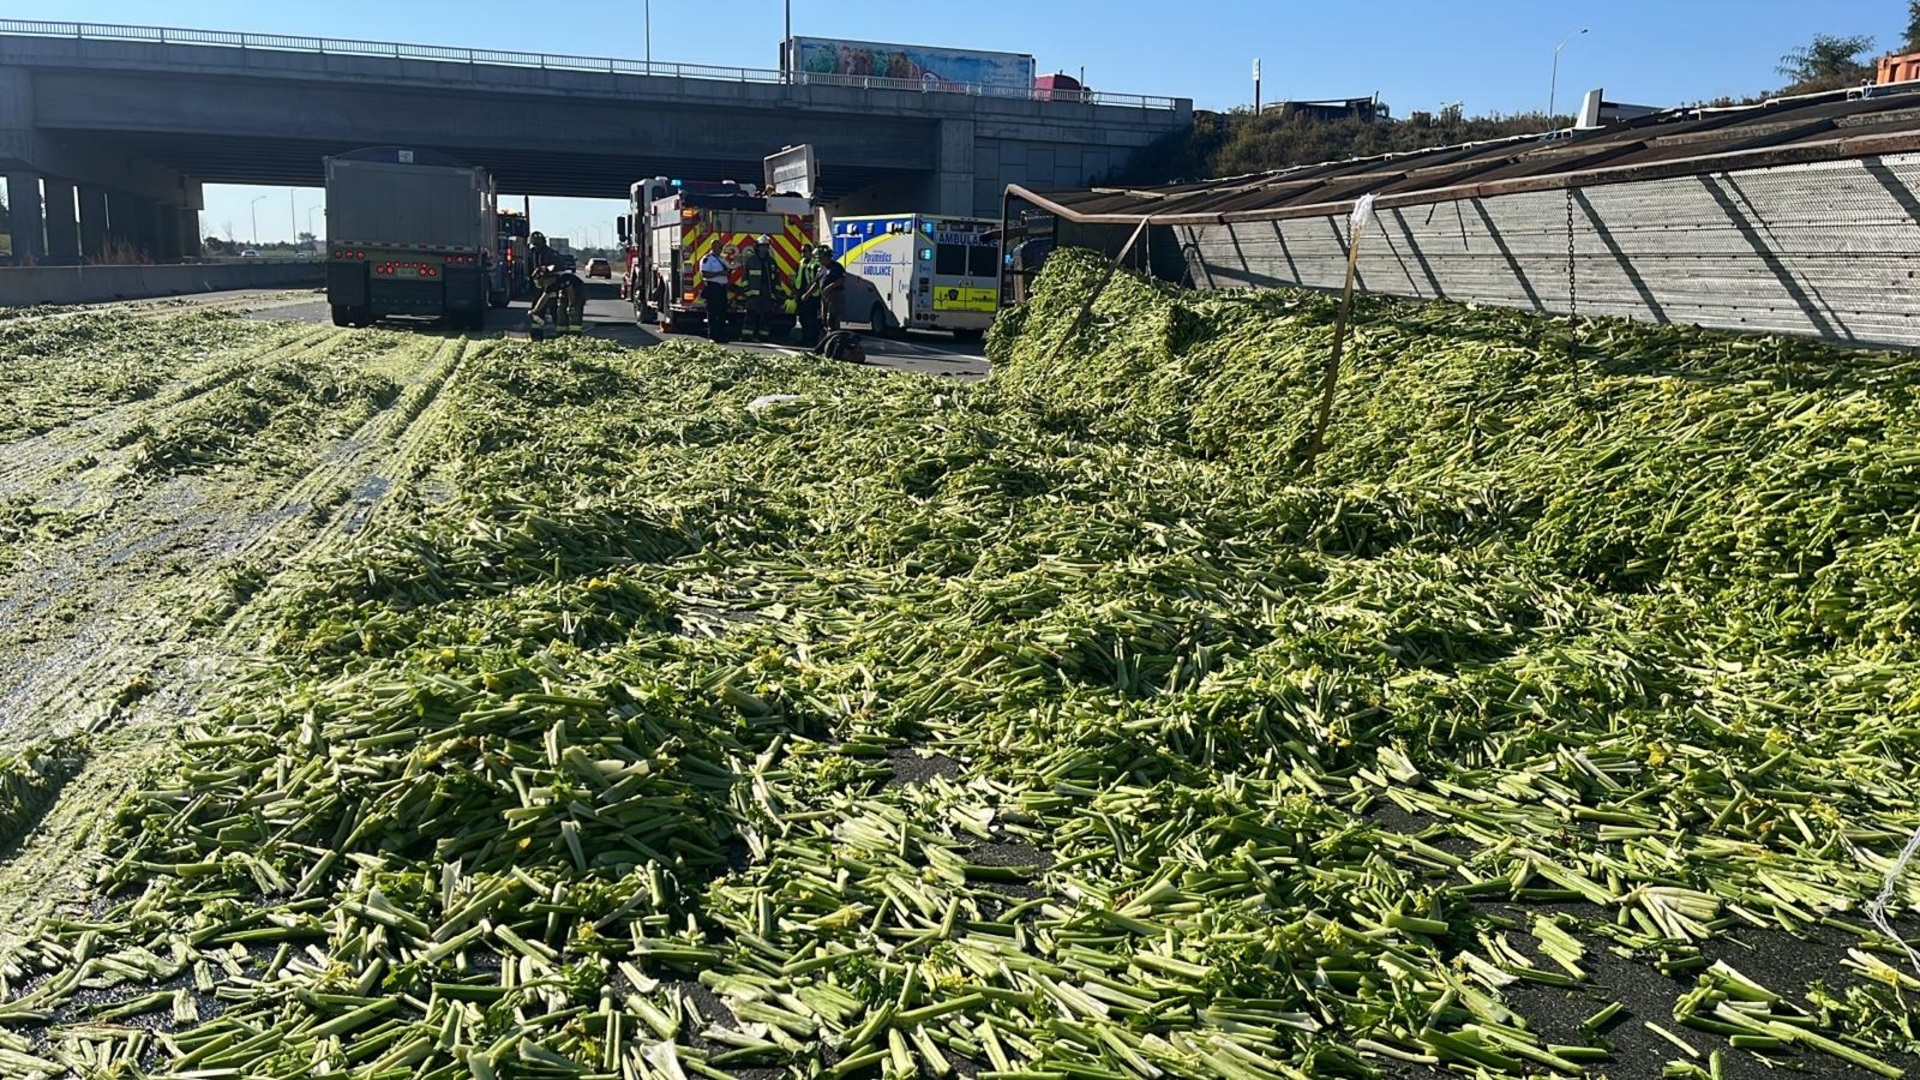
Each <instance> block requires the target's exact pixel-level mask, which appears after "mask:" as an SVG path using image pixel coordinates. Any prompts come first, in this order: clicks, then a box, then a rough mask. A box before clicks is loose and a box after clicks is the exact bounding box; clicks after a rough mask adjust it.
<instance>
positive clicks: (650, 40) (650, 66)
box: [645, 0, 653, 75]
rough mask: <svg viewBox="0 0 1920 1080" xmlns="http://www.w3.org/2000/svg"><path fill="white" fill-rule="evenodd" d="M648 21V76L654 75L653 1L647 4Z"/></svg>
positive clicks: (648, 0)
mask: <svg viewBox="0 0 1920 1080" xmlns="http://www.w3.org/2000/svg"><path fill="white" fill-rule="evenodd" d="M645 7H646V21H647V74H649V75H651V74H653V0H647V2H646V5H645Z"/></svg>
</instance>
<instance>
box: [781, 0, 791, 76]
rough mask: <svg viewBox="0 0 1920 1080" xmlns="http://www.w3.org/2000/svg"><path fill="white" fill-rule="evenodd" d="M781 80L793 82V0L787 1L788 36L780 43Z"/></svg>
mask: <svg viewBox="0 0 1920 1080" xmlns="http://www.w3.org/2000/svg"><path fill="white" fill-rule="evenodd" d="M780 78H781V81H783V82H792V81H793V0H787V36H786V37H784V38H782V39H781V41H780Z"/></svg>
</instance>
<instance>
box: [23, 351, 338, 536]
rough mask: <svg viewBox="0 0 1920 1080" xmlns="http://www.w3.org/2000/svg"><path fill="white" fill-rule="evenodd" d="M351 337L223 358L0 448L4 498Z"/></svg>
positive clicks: (33, 490)
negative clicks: (254, 376)
mask: <svg viewBox="0 0 1920 1080" xmlns="http://www.w3.org/2000/svg"><path fill="white" fill-rule="evenodd" d="M347 336H348V335H347V332H346V331H342V330H330V329H324V328H317V329H313V330H308V331H305V332H302V333H300V334H298V335H297V336H295V337H294V338H292V339H291V340H287V341H283V342H281V343H279V344H277V345H273V346H271V347H269V348H266V349H264V350H260V351H258V352H251V353H247V354H245V355H241V356H230V357H223V358H221V359H218V360H214V361H211V362H209V363H207V364H205V365H202V366H200V367H198V368H194V369H191V371H190V372H188V373H183V375H186V377H185V378H182V379H180V380H178V381H176V382H174V383H173V384H172V385H170V386H168V387H167V388H165V389H163V390H161V391H160V392H158V393H156V394H154V395H153V396H152V397H149V398H144V399H141V400H138V401H129V402H126V403H124V404H121V405H116V406H113V407H111V408H108V409H104V410H102V411H100V412H97V413H94V414H92V415H90V416H84V417H80V418H79V419H76V420H74V421H73V422H72V423H69V424H66V425H63V426H61V427H57V428H53V429H52V430H49V431H43V432H41V433H40V434H38V435H29V436H27V437H26V438H24V439H18V440H15V441H13V442H9V443H0V499H6V498H13V497H19V496H26V495H33V494H37V493H39V492H41V491H44V490H45V489H46V488H48V487H50V486H51V485H52V484H54V483H56V482H57V481H58V480H59V479H60V478H61V477H63V476H65V475H67V474H68V473H70V472H73V471H77V469H78V468H80V467H84V466H85V464H86V463H87V461H88V459H90V458H94V457H97V456H98V455H100V454H102V453H107V452H109V451H111V450H113V449H114V448H115V446H116V444H118V443H120V442H122V441H123V440H126V439H128V438H129V437H130V436H131V435H132V434H133V433H134V432H136V431H137V430H138V429H139V426H140V425H141V424H143V423H150V422H152V421H154V420H160V419H164V418H165V417H167V416H168V415H170V414H171V413H172V412H174V411H175V410H178V409H180V408H182V407H184V406H186V405H188V404H190V403H192V402H193V401H194V400H195V399H197V398H199V397H202V396H204V395H206V394H208V393H210V392H212V391H214V390H217V389H219V388H220V387H222V386H225V385H227V384H228V383H231V382H233V381H235V380H237V379H239V378H241V377H243V376H245V375H246V374H247V373H248V372H250V371H253V370H255V369H257V368H258V367H259V366H261V365H262V364H268V363H272V362H273V361H275V360H281V359H284V358H286V357H289V356H324V355H325V354H326V353H327V352H328V351H330V350H331V349H332V348H333V347H335V346H337V345H338V344H339V343H340V342H342V341H344V340H345V339H346V338H347Z"/></svg>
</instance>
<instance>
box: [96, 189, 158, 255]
mask: <svg viewBox="0 0 1920 1080" xmlns="http://www.w3.org/2000/svg"><path fill="white" fill-rule="evenodd" d="M108 198H109V204H108V205H109V212H108V216H109V217H111V218H112V220H113V246H114V247H115V248H122V247H124V248H125V249H127V250H126V252H125V253H126V254H130V255H132V256H134V257H136V258H147V259H155V260H157V259H159V258H160V230H159V229H158V228H156V227H155V226H156V225H157V223H158V212H157V210H156V209H155V204H154V201H153V200H152V199H143V198H141V197H140V196H138V195H129V194H127V193H125V192H122V191H116V192H114V193H113V194H112V195H111V196H109V197H108ZM116 254H119V252H116Z"/></svg>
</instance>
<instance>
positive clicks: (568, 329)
mask: <svg viewBox="0 0 1920 1080" xmlns="http://www.w3.org/2000/svg"><path fill="white" fill-rule="evenodd" d="M533 283H534V285H536V286H538V287H539V289H540V299H538V300H535V301H534V302H533V308H532V310H530V311H528V312H527V321H528V323H529V324H530V330H531V336H533V337H535V338H538V337H540V336H541V334H540V328H541V316H542V315H543V314H544V313H545V312H546V311H547V309H548V308H552V309H553V316H552V318H551V319H550V320H548V321H549V322H550V323H554V324H558V329H559V332H560V333H561V334H562V335H566V336H571V335H575V334H578V333H580V331H581V329H582V327H583V325H584V323H585V318H584V316H585V315H586V310H587V283H586V282H584V281H581V280H580V277H579V275H577V274H575V273H574V272H573V271H571V270H561V269H558V268H557V267H554V266H542V267H541V268H540V269H538V270H535V271H534V272H533Z"/></svg>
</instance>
